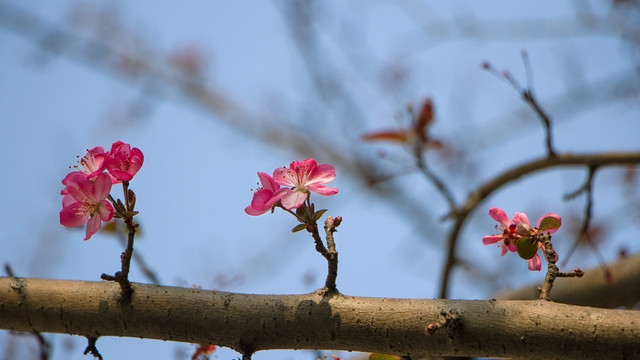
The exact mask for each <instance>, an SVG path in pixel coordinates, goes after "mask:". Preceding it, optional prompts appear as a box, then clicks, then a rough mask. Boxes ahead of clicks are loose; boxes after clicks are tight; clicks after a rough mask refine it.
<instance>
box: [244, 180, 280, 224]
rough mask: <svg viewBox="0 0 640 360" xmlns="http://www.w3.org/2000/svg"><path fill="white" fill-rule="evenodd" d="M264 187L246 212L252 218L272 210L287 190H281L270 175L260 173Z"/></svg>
mask: <svg viewBox="0 0 640 360" xmlns="http://www.w3.org/2000/svg"><path fill="white" fill-rule="evenodd" d="M258 177H259V178H260V182H261V183H262V187H260V188H259V189H258V190H257V191H256V192H255V193H254V194H253V199H252V200H251V205H249V206H247V207H246V208H245V209H244V211H245V212H246V213H247V214H249V215H252V216H258V215H262V214H264V213H266V212H267V211H269V210H271V208H272V207H273V205H274V204H275V203H277V202H278V201H279V200H280V199H281V198H282V196H283V195H284V194H285V192H286V191H287V189H281V188H280V185H278V184H276V182H275V181H274V180H273V178H272V177H271V176H269V174H265V173H263V172H259V173H258Z"/></svg>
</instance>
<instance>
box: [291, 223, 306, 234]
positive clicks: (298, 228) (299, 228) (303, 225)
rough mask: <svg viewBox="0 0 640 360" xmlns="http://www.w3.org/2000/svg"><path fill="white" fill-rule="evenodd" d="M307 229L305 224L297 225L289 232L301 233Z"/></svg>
mask: <svg viewBox="0 0 640 360" xmlns="http://www.w3.org/2000/svg"><path fill="white" fill-rule="evenodd" d="M306 228H307V225H305V224H298V225H296V227H294V228H293V229H291V232H294V233H295V232H298V231H302V230H305V229H306Z"/></svg>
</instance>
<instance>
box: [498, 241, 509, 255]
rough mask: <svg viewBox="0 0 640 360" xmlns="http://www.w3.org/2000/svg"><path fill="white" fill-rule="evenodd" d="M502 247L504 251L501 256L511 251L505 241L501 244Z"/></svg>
mask: <svg viewBox="0 0 640 360" xmlns="http://www.w3.org/2000/svg"><path fill="white" fill-rule="evenodd" d="M500 247H501V248H502V252H501V253H500V256H504V255H505V254H506V253H507V252H508V251H509V247H508V246H507V245H505V244H504V243H502V244H500Z"/></svg>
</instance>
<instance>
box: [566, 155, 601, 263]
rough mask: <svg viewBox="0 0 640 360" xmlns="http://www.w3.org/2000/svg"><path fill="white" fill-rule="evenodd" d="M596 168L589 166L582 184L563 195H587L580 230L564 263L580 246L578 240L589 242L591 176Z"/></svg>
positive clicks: (570, 197) (591, 205)
mask: <svg viewBox="0 0 640 360" xmlns="http://www.w3.org/2000/svg"><path fill="white" fill-rule="evenodd" d="M597 170H598V167H597V166H589V174H588V175H587V180H586V181H585V183H584V185H582V186H581V187H580V188H579V189H577V190H576V191H574V192H572V193H569V194H566V195H565V196H564V198H565V200H568V199H573V198H575V197H577V196H578V195H580V194H582V193H584V194H585V195H586V196H587V200H586V202H585V206H584V219H583V220H582V226H581V227H580V232H579V233H578V236H577V238H576V240H575V241H574V243H573V245H572V246H571V249H569V252H568V253H567V256H566V257H565V258H564V259H563V260H562V261H563V263H564V264H566V263H567V262H568V261H569V258H571V256H572V255H573V253H574V252H575V251H576V249H577V248H578V246H580V242H582V241H587V242H589V243H590V242H591V238H590V236H589V234H588V231H589V224H590V223H591V217H592V209H593V177H594V175H595V173H596V171H597Z"/></svg>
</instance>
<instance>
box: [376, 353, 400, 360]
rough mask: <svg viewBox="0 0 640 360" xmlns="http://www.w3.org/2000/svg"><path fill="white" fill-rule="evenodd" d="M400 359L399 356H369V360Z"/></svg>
mask: <svg viewBox="0 0 640 360" xmlns="http://www.w3.org/2000/svg"><path fill="white" fill-rule="evenodd" d="M400 359H402V358H401V357H400V356H395V355H385V354H375V353H373V354H371V355H369V360H400Z"/></svg>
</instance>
